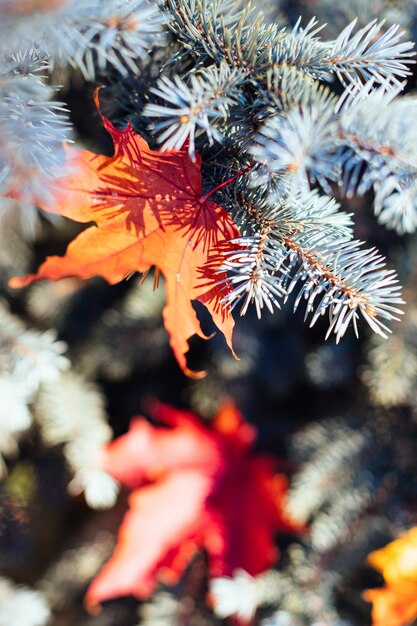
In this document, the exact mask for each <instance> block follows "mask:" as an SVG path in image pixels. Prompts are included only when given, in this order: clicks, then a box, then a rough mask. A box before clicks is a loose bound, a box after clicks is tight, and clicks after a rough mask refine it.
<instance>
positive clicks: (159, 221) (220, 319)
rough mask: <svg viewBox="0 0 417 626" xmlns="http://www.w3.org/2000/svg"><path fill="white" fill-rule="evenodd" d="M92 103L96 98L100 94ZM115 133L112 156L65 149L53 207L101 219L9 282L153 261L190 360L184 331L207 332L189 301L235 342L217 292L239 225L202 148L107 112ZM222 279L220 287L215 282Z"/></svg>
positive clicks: (177, 349) (179, 346)
mask: <svg viewBox="0 0 417 626" xmlns="http://www.w3.org/2000/svg"><path fill="white" fill-rule="evenodd" d="M96 104H97V107H98V98H97V94H96ZM102 119H103V123H104V126H105V128H106V129H107V130H108V132H109V133H110V134H111V136H112V138H113V141H114V148H115V152H114V155H113V156H112V157H107V156H102V155H98V154H94V153H92V152H89V151H87V150H82V151H79V150H73V149H68V153H69V163H70V167H71V170H72V173H71V175H69V176H66V177H65V178H62V179H58V180H56V181H55V182H54V185H53V191H54V199H53V201H52V202H51V203H50V204H48V205H46V206H45V204H44V203H42V202H41V203H40V204H41V206H42V208H44V209H46V210H47V211H50V212H54V213H58V214H60V215H63V216H65V217H68V218H71V219H73V220H76V221H79V222H95V225H94V226H90V227H89V228H87V229H86V230H84V231H83V232H82V233H81V234H80V235H79V236H78V237H76V239H75V240H74V241H72V242H71V243H70V245H69V246H68V249H67V251H66V254H65V256H63V257H58V256H52V257H49V258H47V259H46V261H45V262H44V263H43V264H42V265H41V266H40V268H39V269H38V271H37V273H36V274H30V275H28V276H25V277H23V278H16V277H15V278H13V279H12V280H11V281H10V284H11V286H12V287H23V286H26V285H29V284H31V283H32V282H34V281H36V280H41V279H52V280H59V279H61V278H64V277H67V276H78V277H81V278H91V277H93V276H102V277H103V278H105V279H106V280H107V281H108V282H109V283H111V284H115V283H118V282H119V281H121V280H123V279H124V278H126V277H127V276H129V275H130V274H131V273H132V272H133V271H138V272H145V271H147V270H149V268H150V267H152V266H153V265H155V266H156V267H157V268H158V269H159V270H160V271H161V272H162V274H163V276H164V278H165V283H166V296H167V303H166V306H165V309H164V312H163V317H164V323H165V328H166V329H167V331H168V333H169V335H170V344H171V347H172V349H173V351H174V354H175V356H176V358H177V361H178V363H179V364H180V366H181V368H182V369H183V370H185V371H186V372H187V373H189V374H190V373H191V372H190V371H189V370H187V367H186V358H185V353H186V352H187V351H188V339H189V338H190V337H191V336H192V335H194V334H197V335H199V336H200V337H203V338H206V337H205V335H204V333H203V332H202V329H201V326H200V323H199V321H198V319H197V316H196V313H195V311H194V309H193V307H192V304H191V301H192V300H198V301H199V302H201V303H202V304H204V305H205V306H206V307H207V309H208V310H209V311H210V313H211V315H212V317H213V321H214V323H215V324H216V326H217V327H218V328H219V329H220V330H221V331H222V332H223V334H224V336H225V338H226V341H227V343H228V345H229V347H230V348H232V330H233V325H234V322H233V318H232V316H231V313H230V309H229V308H227V307H224V306H223V305H222V303H221V300H222V298H223V296H224V295H225V293H227V290H228V286H227V281H226V284H225V283H224V280H225V279H226V275H225V274H224V273H219V272H218V271H217V270H218V267H219V266H220V265H221V262H222V254H221V252H222V251H223V252H224V251H225V250H227V249H231V248H232V244H231V243H230V240H231V239H234V238H236V237H238V236H239V231H238V230H237V227H236V225H235V223H234V222H233V220H232V218H231V217H230V215H229V214H228V213H227V211H225V210H224V209H223V208H221V207H220V206H218V205H217V204H215V203H214V202H211V201H210V200H208V197H209V195H210V194H206V195H205V196H202V184H201V171H200V169H201V158H200V157H199V155H197V157H196V160H195V161H192V159H191V158H190V157H189V155H188V151H187V146H184V147H183V148H182V149H181V150H175V151H170V152H161V151H159V150H151V149H150V148H149V146H148V144H147V143H146V141H145V140H144V139H142V137H140V135H138V134H137V133H135V131H134V130H133V128H132V127H131V125H130V124H129V125H128V126H127V128H126V129H125V130H117V129H116V128H114V126H113V125H112V124H111V123H110V121H109V120H108V119H106V118H105V117H104V116H102ZM220 283H222V286H221V287H220V286H219V284H220Z"/></svg>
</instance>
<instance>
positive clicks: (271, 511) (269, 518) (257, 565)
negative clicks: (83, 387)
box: [86, 404, 300, 608]
mask: <svg viewBox="0 0 417 626" xmlns="http://www.w3.org/2000/svg"><path fill="white" fill-rule="evenodd" d="M153 416H154V417H155V418H156V419H157V420H158V421H159V422H161V423H163V424H165V427H159V426H153V425H151V424H149V422H147V421H146V420H145V419H143V418H135V419H134V420H133V421H132V423H131V426H130V429H129V432H128V433H127V434H126V435H123V436H122V437H119V438H118V439H116V440H115V441H114V442H113V443H111V444H110V445H109V446H108V448H107V449H106V450H105V452H104V457H103V461H102V467H103V468H104V469H105V470H106V471H107V472H109V473H110V474H112V476H114V477H115V478H117V479H118V480H119V481H120V482H121V483H122V484H123V485H125V486H127V487H129V488H130V489H132V490H133V491H132V493H131V495H130V498H129V510H128V512H127V513H126V515H125V518H124V520H123V522H122V525H121V527H120V530H119V537H118V543H117V547H116V549H115V552H114V554H113V556H112V558H111V560H110V561H109V563H107V565H106V566H105V567H104V569H103V570H102V572H101V573H100V574H99V576H98V577H97V578H96V579H95V580H94V581H93V583H92V585H91V586H90V588H89V590H88V592H87V596H86V603H87V606H89V607H90V608H94V607H95V606H96V605H97V604H98V603H100V602H101V601H103V600H107V599H110V598H115V597H118V596H122V595H131V594H133V595H134V596H136V597H138V598H146V597H148V596H149V595H150V594H151V593H152V591H153V590H154V589H155V587H156V585H157V580H158V579H162V580H164V581H165V582H170V583H175V582H176V581H177V580H178V579H179V577H180V576H181V574H182V573H183V571H184V568H185V567H186V565H187V563H188V562H189V560H190V558H191V556H192V555H193V554H194V553H195V552H196V551H197V550H198V549H203V548H204V549H205V550H206V551H207V553H208V556H209V569H210V576H211V577H219V576H231V575H232V574H233V573H234V572H235V570H237V569H243V570H245V571H246V572H248V573H249V574H251V575H256V574H258V573H260V572H263V571H264V570H266V569H267V568H269V567H271V566H272V565H273V564H274V563H275V562H276V560H277V557H278V553H277V549H276V546H275V542H274V535H275V533H276V532H277V531H278V530H286V531H291V532H293V531H294V530H300V529H299V528H295V527H294V525H293V524H292V522H291V521H289V520H288V519H287V518H286V517H285V514H284V513H283V508H284V503H285V499H286V493H287V480H286V478H285V476H283V475H280V474H276V473H275V461H274V459H273V458H272V457H270V456H268V455H263V454H254V453H253V452H252V451H251V447H252V442H253V440H254V437H255V430H254V429H253V428H252V427H251V426H249V425H248V424H247V423H245V421H244V420H243V418H242V416H241V414H240V413H239V411H238V410H237V409H236V408H235V407H234V405H232V404H229V405H225V406H223V408H222V409H221V410H220V411H219V413H218V415H217V417H216V419H215V420H214V424H213V427H212V428H208V427H207V426H205V425H203V424H202V423H201V422H200V420H199V419H198V418H197V417H196V416H195V415H194V414H193V413H190V412H187V411H181V410H177V409H174V408H171V407H169V406H166V405H157V407H156V409H155V410H154V412H153Z"/></svg>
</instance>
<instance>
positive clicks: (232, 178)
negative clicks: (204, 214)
mask: <svg viewBox="0 0 417 626" xmlns="http://www.w3.org/2000/svg"><path fill="white" fill-rule="evenodd" d="M254 167H255V166H254V165H248V167H245V168H244V169H243V170H241V171H240V172H238V173H237V174H235V175H234V176H232V177H231V178H228V179H227V180H225V181H223V182H222V183H220V185H217V187H214V189H210V191H208V192H207V193H206V194H204V196H202V197H201V199H200V202H206V200H208V198H210V196H211V195H213V193H215V192H216V191H219V189H222V187H226V185H228V184H229V183H231V182H233V181H234V180H236V178H239V176H242V175H243V174H246V172H250V171H251V170H252V169H253V168H254Z"/></svg>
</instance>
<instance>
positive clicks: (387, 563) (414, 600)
mask: <svg viewBox="0 0 417 626" xmlns="http://www.w3.org/2000/svg"><path fill="white" fill-rule="evenodd" d="M368 562H369V563H370V565H372V567H374V568H375V569H377V570H378V571H380V572H381V573H382V575H383V576H384V580H385V582H386V586H385V587H382V588H381V589H368V590H367V591H365V592H364V594H363V597H364V599H365V600H367V601H368V602H372V604H373V606H372V624H373V626H408V624H411V623H412V622H413V621H414V620H415V619H416V618H417V527H416V528H412V529H411V530H409V531H408V532H407V533H405V534H404V535H403V536H402V537H399V538H398V539H396V540H395V541H393V542H391V543H389V544H388V545H387V546H385V547H384V548H382V549H381V550H376V551H375V552H372V553H371V554H370V555H369V557H368Z"/></svg>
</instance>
